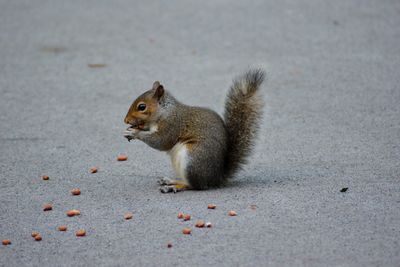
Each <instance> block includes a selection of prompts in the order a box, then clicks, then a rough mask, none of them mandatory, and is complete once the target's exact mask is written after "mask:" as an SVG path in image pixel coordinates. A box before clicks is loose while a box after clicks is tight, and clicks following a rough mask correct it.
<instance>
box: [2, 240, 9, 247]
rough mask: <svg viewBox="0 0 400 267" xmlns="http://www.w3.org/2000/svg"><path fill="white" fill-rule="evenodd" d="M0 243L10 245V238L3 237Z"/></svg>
mask: <svg viewBox="0 0 400 267" xmlns="http://www.w3.org/2000/svg"><path fill="white" fill-rule="evenodd" d="M1 243H2V244H3V245H4V246H8V245H11V240H10V239H4V240H2V241H1Z"/></svg>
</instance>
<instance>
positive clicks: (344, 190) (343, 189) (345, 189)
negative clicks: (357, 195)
mask: <svg viewBox="0 0 400 267" xmlns="http://www.w3.org/2000/svg"><path fill="white" fill-rule="evenodd" d="M347 189H349V188H348V187H343V188H342V189H341V190H340V192H342V193H344V192H346V191H347Z"/></svg>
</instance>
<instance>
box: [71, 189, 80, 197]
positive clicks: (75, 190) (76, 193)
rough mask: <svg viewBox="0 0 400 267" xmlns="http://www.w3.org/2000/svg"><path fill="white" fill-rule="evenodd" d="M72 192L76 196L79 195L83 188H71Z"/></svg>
mask: <svg viewBox="0 0 400 267" xmlns="http://www.w3.org/2000/svg"><path fill="white" fill-rule="evenodd" d="M71 194H73V195H74V196H78V195H80V194H81V190H79V188H74V189H72V190H71Z"/></svg>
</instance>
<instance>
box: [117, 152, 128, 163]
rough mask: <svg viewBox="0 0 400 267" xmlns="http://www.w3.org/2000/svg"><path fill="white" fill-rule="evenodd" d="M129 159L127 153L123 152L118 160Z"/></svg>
mask: <svg viewBox="0 0 400 267" xmlns="http://www.w3.org/2000/svg"><path fill="white" fill-rule="evenodd" d="M127 159H128V156H127V155H123V154H121V155H118V157H117V160H118V161H125V160H127Z"/></svg>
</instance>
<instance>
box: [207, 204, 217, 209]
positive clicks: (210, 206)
mask: <svg viewBox="0 0 400 267" xmlns="http://www.w3.org/2000/svg"><path fill="white" fill-rule="evenodd" d="M216 207H217V205H215V204H208V206H207V208H208V209H210V210H213V209H215V208H216Z"/></svg>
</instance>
